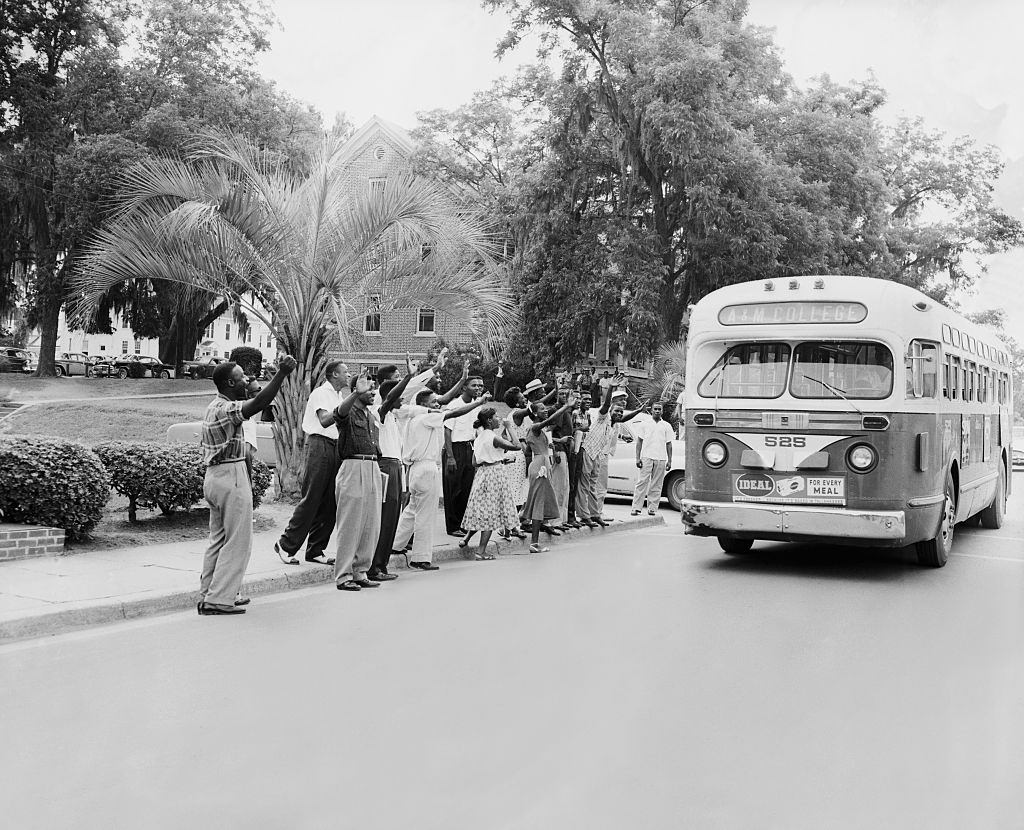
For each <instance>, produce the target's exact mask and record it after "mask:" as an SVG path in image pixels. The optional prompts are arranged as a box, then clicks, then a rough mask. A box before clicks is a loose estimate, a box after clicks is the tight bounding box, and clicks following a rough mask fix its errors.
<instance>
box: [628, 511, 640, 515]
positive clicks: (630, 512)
mask: <svg viewBox="0 0 1024 830" xmlns="http://www.w3.org/2000/svg"><path fill="white" fill-rule="evenodd" d="M629 515H630V516H639V515H640V511H639V510H630V511H629Z"/></svg>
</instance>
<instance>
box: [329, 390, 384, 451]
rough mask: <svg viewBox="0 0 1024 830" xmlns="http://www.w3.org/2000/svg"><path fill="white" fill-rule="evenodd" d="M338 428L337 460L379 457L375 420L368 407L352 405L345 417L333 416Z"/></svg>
mask: <svg viewBox="0 0 1024 830" xmlns="http://www.w3.org/2000/svg"><path fill="white" fill-rule="evenodd" d="M334 423H335V424H337V426H338V460H339V461H344V460H345V459H347V458H353V457H354V456H357V455H374V456H378V457H379V456H380V438H379V435H378V430H377V419H376V418H374V417H373V413H371V412H370V410H369V408H368V407H365V406H360V405H359V404H358V403H356V404H354V405H353V406H352V408H351V409H350V410H349V411H348V414H347V415H344V416H342V415H338V414H337V412H335V414H334Z"/></svg>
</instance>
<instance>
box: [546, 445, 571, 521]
mask: <svg viewBox="0 0 1024 830" xmlns="http://www.w3.org/2000/svg"><path fill="white" fill-rule="evenodd" d="M555 458H557V459H558V462H559V463H557V464H552V465H551V469H550V470H549V471H548V473H549V475H550V476H551V489H552V490H554V491H555V499H556V500H557V501H558V518H559V520H560V521H561V523H562V524H565V523H566V522H567V521H569V457H568V456H567V455H566V454H565V453H564V452H562V451H558V452H556V453H555Z"/></svg>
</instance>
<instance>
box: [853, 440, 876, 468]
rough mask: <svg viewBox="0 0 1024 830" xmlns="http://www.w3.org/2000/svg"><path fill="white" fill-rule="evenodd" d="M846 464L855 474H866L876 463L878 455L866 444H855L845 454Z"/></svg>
mask: <svg viewBox="0 0 1024 830" xmlns="http://www.w3.org/2000/svg"><path fill="white" fill-rule="evenodd" d="M846 463H847V464H848V465H849V466H850V469H851V470H853V471H854V472H855V473H866V472H868V471H869V470H871V469H873V468H874V466H875V465H876V464H877V463H878V453H877V452H875V448H874V447H872V446H869V445H868V444H856V445H854V446H852V447H850V450H849V452H847V453H846Z"/></svg>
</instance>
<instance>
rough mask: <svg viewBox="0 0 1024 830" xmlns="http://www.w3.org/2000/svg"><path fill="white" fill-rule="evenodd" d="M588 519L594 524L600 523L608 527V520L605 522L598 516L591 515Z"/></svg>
mask: <svg viewBox="0 0 1024 830" xmlns="http://www.w3.org/2000/svg"><path fill="white" fill-rule="evenodd" d="M590 521H592V522H593V523H594V524H595V525H600V526H601V527H608V522H606V521H605V520H604V519H602V518H601V517H600V516H591V517H590Z"/></svg>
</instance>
